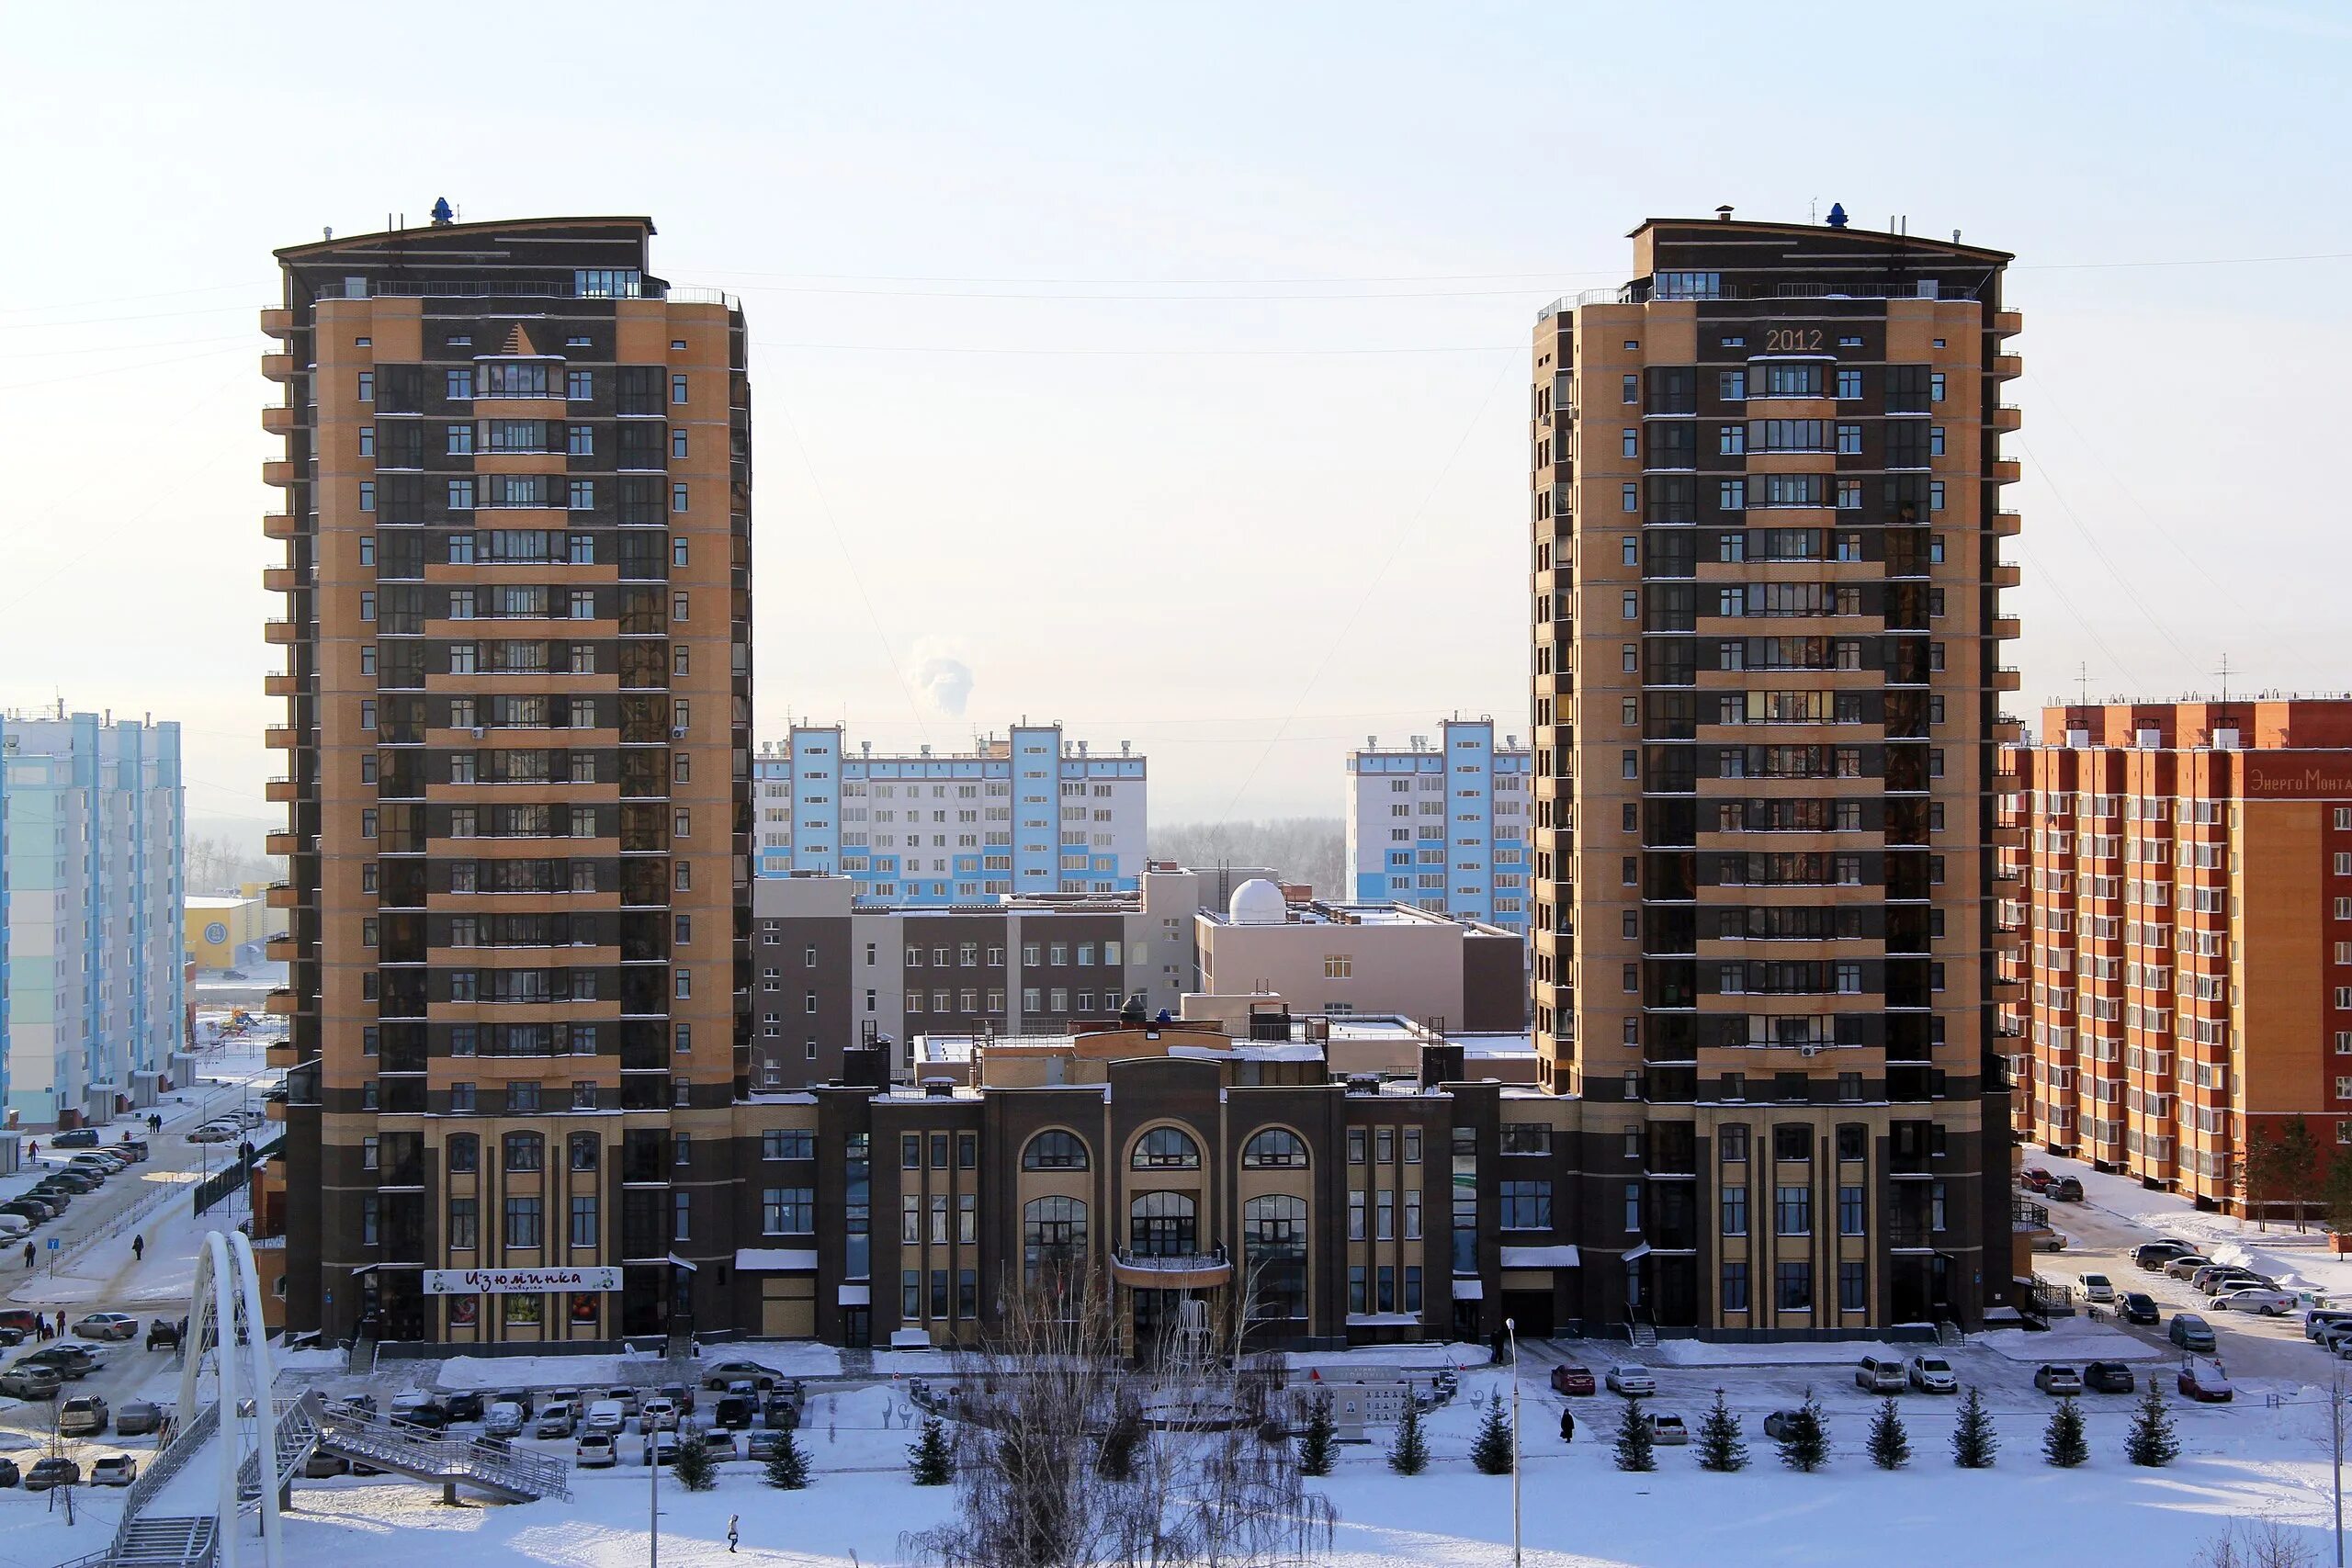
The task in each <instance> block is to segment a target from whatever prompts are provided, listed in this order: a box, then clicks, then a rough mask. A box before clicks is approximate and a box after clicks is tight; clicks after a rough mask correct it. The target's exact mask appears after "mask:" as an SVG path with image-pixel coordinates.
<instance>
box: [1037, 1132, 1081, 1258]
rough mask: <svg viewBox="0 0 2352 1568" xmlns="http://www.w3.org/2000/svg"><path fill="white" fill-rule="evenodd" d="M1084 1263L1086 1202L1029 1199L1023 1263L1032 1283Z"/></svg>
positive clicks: (1058, 1199) (1063, 1199)
mask: <svg viewBox="0 0 2352 1568" xmlns="http://www.w3.org/2000/svg"><path fill="white" fill-rule="evenodd" d="M1062 1135H1063V1136H1064V1137H1068V1136H1069V1134H1062ZM1085 1264H1086V1205H1085V1204H1084V1203H1082V1202H1080V1201H1079V1200H1078V1199H1076V1198H1061V1197H1054V1198H1032V1199H1031V1200H1029V1201H1028V1202H1027V1203H1026V1204H1025V1205H1023V1208H1022V1210H1021V1266H1022V1270H1023V1275H1024V1277H1025V1278H1026V1279H1027V1280H1028V1281H1029V1283H1030V1284H1032V1285H1035V1284H1036V1283H1037V1282H1038V1281H1039V1280H1043V1279H1046V1278H1047V1277H1048V1276H1051V1275H1056V1274H1060V1273H1064V1272H1075V1271H1076V1270H1078V1269H1083V1268H1084V1267H1085Z"/></svg>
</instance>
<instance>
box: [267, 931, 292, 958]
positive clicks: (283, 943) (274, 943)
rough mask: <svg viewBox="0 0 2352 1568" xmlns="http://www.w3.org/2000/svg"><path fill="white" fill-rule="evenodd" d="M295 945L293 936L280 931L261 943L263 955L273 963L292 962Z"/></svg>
mask: <svg viewBox="0 0 2352 1568" xmlns="http://www.w3.org/2000/svg"><path fill="white" fill-rule="evenodd" d="M295 945H296V944H295V942H294V939H293V938H292V937H290V936H288V935H287V934H286V933H285V932H284V931H279V932H278V933H277V935H276V936H273V937H271V938H270V939H269V940H268V941H267V942H263V943H262V944H261V955H262V956H263V957H264V958H266V959H268V960H269V961H270V962H271V963H272V964H290V963H292V962H293V961H294V953H295Z"/></svg>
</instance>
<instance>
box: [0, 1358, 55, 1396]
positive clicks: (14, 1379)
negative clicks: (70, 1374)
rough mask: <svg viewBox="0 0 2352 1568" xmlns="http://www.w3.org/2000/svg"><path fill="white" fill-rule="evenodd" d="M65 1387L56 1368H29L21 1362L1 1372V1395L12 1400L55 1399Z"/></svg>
mask: <svg viewBox="0 0 2352 1568" xmlns="http://www.w3.org/2000/svg"><path fill="white" fill-rule="evenodd" d="M64 1385H65V1380H64V1379H63V1378H62V1377H61V1376H59V1375H58V1371H57V1369H56V1368H55V1367H47V1366H40V1367H28V1366H27V1365H25V1364H24V1363H23V1362H22V1361H19V1362H17V1364H16V1365H15V1366H13V1367H10V1368H9V1369H8V1370H7V1371H5V1372H0V1393H5V1394H6V1395H7V1396H8V1397H9V1398H11V1399H55V1398H56V1397H57V1391H58V1390H59V1389H61V1388H62V1387H63V1386H64Z"/></svg>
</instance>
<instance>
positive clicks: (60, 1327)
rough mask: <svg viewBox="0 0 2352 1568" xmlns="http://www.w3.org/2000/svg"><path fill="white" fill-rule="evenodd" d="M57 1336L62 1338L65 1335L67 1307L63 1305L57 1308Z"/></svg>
mask: <svg viewBox="0 0 2352 1568" xmlns="http://www.w3.org/2000/svg"><path fill="white" fill-rule="evenodd" d="M57 1337H59V1338H60V1339H62V1338H64V1337H65V1309H64V1308H63V1307H60V1308H58V1309H57Z"/></svg>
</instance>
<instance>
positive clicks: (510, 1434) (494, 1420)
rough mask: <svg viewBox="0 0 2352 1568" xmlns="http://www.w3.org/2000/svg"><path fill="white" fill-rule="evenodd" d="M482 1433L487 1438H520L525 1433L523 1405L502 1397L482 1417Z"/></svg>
mask: <svg viewBox="0 0 2352 1568" xmlns="http://www.w3.org/2000/svg"><path fill="white" fill-rule="evenodd" d="M481 1435H482V1436H483V1437H485V1438H519V1437H521V1436H522V1435H523V1407H522V1406H521V1405H519V1404H515V1402H514V1401H512V1400H508V1399H502V1400H500V1401H498V1402H497V1403H496V1404H492V1406H491V1407H490V1409H489V1410H488V1411H486V1412H485V1413H484V1414H483V1416H482V1418H481Z"/></svg>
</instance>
